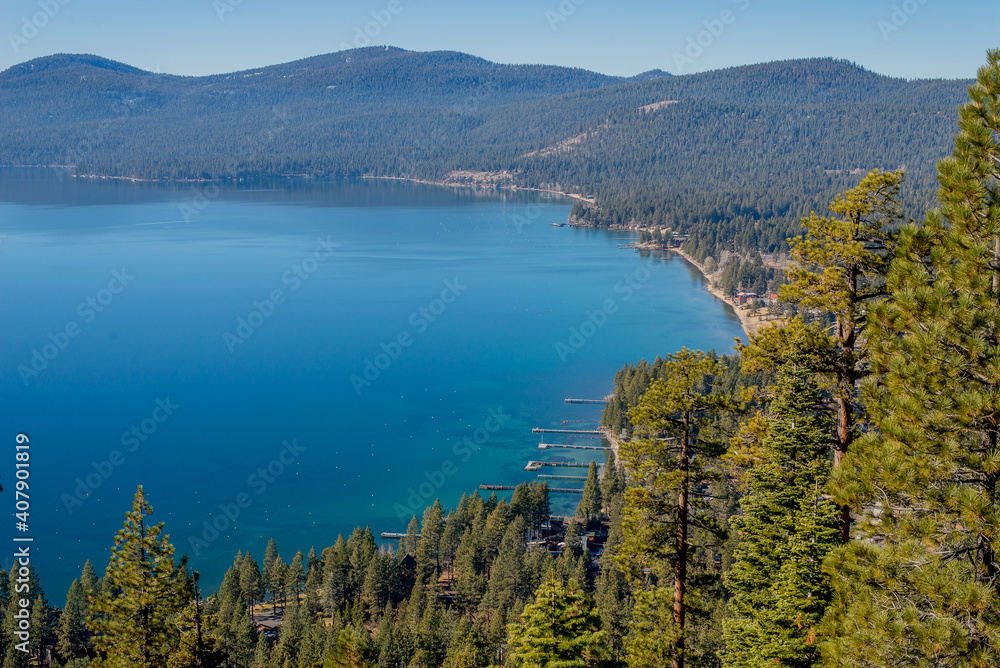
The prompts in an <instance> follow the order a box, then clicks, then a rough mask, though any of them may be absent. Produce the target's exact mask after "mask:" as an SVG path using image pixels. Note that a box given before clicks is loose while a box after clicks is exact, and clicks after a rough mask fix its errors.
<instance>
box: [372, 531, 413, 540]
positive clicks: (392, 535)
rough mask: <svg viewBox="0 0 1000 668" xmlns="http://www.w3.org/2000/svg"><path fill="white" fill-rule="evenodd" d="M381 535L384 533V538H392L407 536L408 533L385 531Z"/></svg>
mask: <svg viewBox="0 0 1000 668" xmlns="http://www.w3.org/2000/svg"><path fill="white" fill-rule="evenodd" d="M381 535H382V538H390V539H395V538H406V534H405V533H396V532H394V531H383V532H382V534H381ZM419 537H420V536H417V538H419Z"/></svg>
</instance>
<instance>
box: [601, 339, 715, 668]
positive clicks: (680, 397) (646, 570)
mask: <svg viewBox="0 0 1000 668" xmlns="http://www.w3.org/2000/svg"><path fill="white" fill-rule="evenodd" d="M664 370H665V374H664V380H657V381H654V382H653V383H651V384H650V386H649V389H648V390H647V392H646V394H645V395H643V397H642V399H641V400H640V401H639V404H638V405H637V406H636V407H635V408H633V409H632V410H631V411H629V418H630V419H631V421H632V423H633V424H634V425H635V426H636V430H637V433H639V434H642V435H644V436H645V437H646V438H645V439H643V440H638V441H630V442H628V443H625V444H624V445H623V446H622V451H621V454H622V459H623V461H624V463H625V468H626V469H627V471H628V473H629V487H628V489H627V491H626V505H625V511H624V514H623V521H622V528H623V534H624V537H623V540H622V544H621V547H620V549H619V552H618V554H617V555H616V559H618V561H619V563H620V564H621V565H622V566H623V568H624V569H625V570H626V572H627V573H628V574H629V575H630V576H631V577H632V580H633V581H634V582H636V583H637V584H647V585H650V586H654V587H657V586H659V585H658V584H657V583H659V582H668V581H671V580H672V588H673V604H672V627H671V628H661V632H662V633H663V634H665V635H667V634H668V635H669V636H670V638H671V641H670V647H671V649H670V652H669V654H668V655H664V656H661V657H660V659H659V660H661V661H663V662H670V663H671V664H672V665H673V667H674V668H683V665H684V652H685V633H684V628H685V623H686V619H685V613H686V602H685V593H686V589H687V584H688V582H687V579H688V578H687V575H688V562H689V560H690V559H691V557H692V554H691V547H692V537H693V535H692V532H693V531H697V532H698V536H699V542H700V543H702V546H708V545H709V544H710V543H712V542H713V541H716V540H718V538H719V537H721V536H722V535H723V533H724V532H723V531H722V530H721V528H720V527H719V525H718V522H717V521H716V520H715V518H714V517H713V516H712V515H711V514H710V513H707V512H704V511H705V510H707V508H708V501H707V500H706V499H704V498H703V497H702V493H701V490H702V489H704V486H705V485H706V483H708V482H709V481H711V480H715V479H717V478H718V477H719V473H718V471H717V470H716V468H715V467H714V466H713V462H714V459H715V458H717V457H719V456H720V455H721V454H722V453H723V452H724V444H723V442H722V441H721V440H720V439H718V438H715V436H716V434H715V430H714V428H713V427H714V422H715V420H716V418H717V417H718V415H719V414H720V413H722V412H725V411H727V410H731V409H732V408H733V407H734V406H733V402H732V401H731V400H730V399H729V398H728V397H727V396H725V395H722V394H712V393H711V379H712V377H713V376H715V375H718V374H721V373H722V372H723V367H722V365H721V364H720V363H719V362H718V360H716V359H714V358H712V357H710V356H708V355H706V354H705V353H702V352H697V351H696V352H692V351H690V350H687V349H686V348H685V349H683V350H681V351H680V352H678V353H675V354H673V355H669V356H668V357H667V358H666V359H665V360H664ZM696 547H697V543H696ZM644 609H645V608H642V607H637V608H636V613H635V614H637V615H640V616H641V614H642V611H643V610H644ZM651 614H652V613H651ZM657 614H659V613H657Z"/></svg>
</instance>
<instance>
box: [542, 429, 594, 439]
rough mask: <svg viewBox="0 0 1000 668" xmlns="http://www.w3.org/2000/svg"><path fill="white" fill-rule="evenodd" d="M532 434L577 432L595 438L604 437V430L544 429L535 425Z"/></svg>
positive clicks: (576, 433)
mask: <svg viewBox="0 0 1000 668" xmlns="http://www.w3.org/2000/svg"><path fill="white" fill-rule="evenodd" d="M531 433H532V434H575V435H577V436H593V437H594V438H604V432H603V431H602V430H600V429H542V428H541V427H535V428H534V429H532V430H531Z"/></svg>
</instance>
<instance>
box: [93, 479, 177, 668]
mask: <svg viewBox="0 0 1000 668" xmlns="http://www.w3.org/2000/svg"><path fill="white" fill-rule="evenodd" d="M152 512H153V511H152V508H151V507H150V506H149V504H148V503H147V502H146V496H145V493H144V492H143V489H142V487H141V486H140V487H139V488H138V490H137V491H136V494H135V499H134V501H133V503H132V510H131V511H130V512H129V513H128V514H127V519H126V520H125V525H124V527H123V528H122V529H121V530H120V531H119V532H118V535H117V536H116V537H115V546H114V547H113V548H111V561H110V563H109V564H108V567H107V569H106V574H105V580H106V581H107V582H108V583H109V587H108V590H107V591H106V592H105V593H103V594H102V595H101V596H100V598H98V599H96V600H95V601H93V603H92V604H91V617H90V619H89V620H88V623H87V626H88V627H89V628H90V630H91V631H92V632H93V633H94V645H95V647H96V648H97V650H98V652H100V653H101V655H102V657H103V658H102V659H99V660H97V661H95V662H94V665H95V666H96V667H97V668H131V667H134V666H139V667H147V666H148V667H150V668H152V667H154V666H163V665H165V664H166V663H167V661H168V659H169V658H170V655H171V654H172V653H173V652H175V651H176V649H177V646H178V641H179V634H178V631H177V627H176V626H175V625H174V620H175V617H176V616H177V615H178V613H180V611H181V610H182V609H183V608H184V606H185V604H186V603H187V601H188V593H189V589H190V583H189V579H188V574H187V569H186V566H185V564H186V559H183V558H182V559H181V561H180V563H179V564H178V563H175V562H174V558H173V555H174V547H173V545H171V544H170V542H169V541H168V540H167V536H166V535H165V534H164V533H163V524H162V523H160V524H155V525H153V526H148V525H147V521H146V518H147V517H148V516H149V515H150V514H152Z"/></svg>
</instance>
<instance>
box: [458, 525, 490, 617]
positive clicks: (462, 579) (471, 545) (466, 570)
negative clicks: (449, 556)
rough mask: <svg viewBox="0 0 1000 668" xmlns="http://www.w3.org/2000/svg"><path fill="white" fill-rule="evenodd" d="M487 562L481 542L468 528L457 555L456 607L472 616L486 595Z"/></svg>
mask: <svg viewBox="0 0 1000 668" xmlns="http://www.w3.org/2000/svg"><path fill="white" fill-rule="evenodd" d="M485 569H486V560H485V557H484V555H483V551H482V548H481V545H480V542H479V540H477V539H476V537H475V536H473V534H472V529H471V527H470V528H467V529H466V530H465V533H464V534H463V535H462V540H461V542H460V543H459V545H458V552H457V553H456V554H455V581H454V587H455V605H456V606H457V607H458V609H459V610H460V611H462V612H464V613H466V614H467V615H469V616H471V615H472V613H473V611H474V610H475V609H476V608H478V607H479V602H480V601H482V599H483V594H484V593H486V575H485V574H484V571H485Z"/></svg>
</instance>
